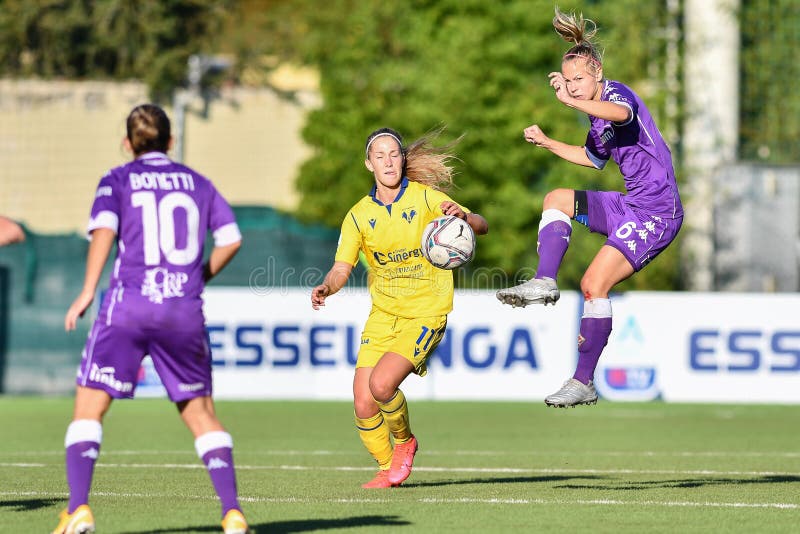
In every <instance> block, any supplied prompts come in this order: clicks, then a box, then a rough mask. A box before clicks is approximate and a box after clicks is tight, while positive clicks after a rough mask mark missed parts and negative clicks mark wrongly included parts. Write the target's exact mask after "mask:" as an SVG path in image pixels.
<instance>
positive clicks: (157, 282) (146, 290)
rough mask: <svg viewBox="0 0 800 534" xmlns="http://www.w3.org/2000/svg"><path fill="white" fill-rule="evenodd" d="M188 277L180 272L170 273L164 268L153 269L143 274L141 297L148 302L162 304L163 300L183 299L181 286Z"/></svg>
mask: <svg viewBox="0 0 800 534" xmlns="http://www.w3.org/2000/svg"><path fill="white" fill-rule="evenodd" d="M188 280H189V275H188V274H186V273H182V272H176V273H171V272H169V271H168V270H167V269H165V268H164V267H155V268H153V269H148V270H146V271H145V272H144V281H143V282H142V295H143V296H145V297H148V298H149V299H150V302H154V303H156V304H162V303H163V302H164V299H170V298H174V297H183V296H184V294H183V284H185V283H186V282H187V281H188Z"/></svg>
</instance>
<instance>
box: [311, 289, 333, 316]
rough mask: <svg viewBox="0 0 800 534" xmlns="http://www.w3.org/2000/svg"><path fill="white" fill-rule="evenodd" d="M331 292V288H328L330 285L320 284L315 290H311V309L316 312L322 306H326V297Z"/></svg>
mask: <svg viewBox="0 0 800 534" xmlns="http://www.w3.org/2000/svg"><path fill="white" fill-rule="evenodd" d="M330 292H331V288H329V287H328V284H320V285H318V286H317V287H315V288H314V289H312V290H311V307H312V308H314V309H315V310H318V309H320V307H321V306H325V297H327V296H328V295H329V294H330Z"/></svg>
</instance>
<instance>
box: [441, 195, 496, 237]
mask: <svg viewBox="0 0 800 534" xmlns="http://www.w3.org/2000/svg"><path fill="white" fill-rule="evenodd" d="M439 207H440V208H441V209H442V213H444V214H445V215H452V216H453V217H458V218H459V219H461V220H463V221H465V222H466V223H467V224H468V225H470V227H471V228H472V231H473V232H475V234H476V235H485V234H487V233H489V223H488V222H486V219H484V218H483V217H481V216H480V215H478V214H477V213H467V212H465V211H464V210H463V209H461V206H459V205H458V204H457V203H455V202H450V201H449V200H445V201H444V202H442V203H441V204H440V205H439Z"/></svg>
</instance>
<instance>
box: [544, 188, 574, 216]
mask: <svg viewBox="0 0 800 534" xmlns="http://www.w3.org/2000/svg"><path fill="white" fill-rule="evenodd" d="M573 196H574V193H573V192H572V189H553V190H552V191H550V192H549V193H547V194H546V195H545V196H544V202H543V203H542V209H543V210H549V209H556V210H559V211H563V212H564V213H566V214H567V215H569V214H570V208H571V207H572V201H573Z"/></svg>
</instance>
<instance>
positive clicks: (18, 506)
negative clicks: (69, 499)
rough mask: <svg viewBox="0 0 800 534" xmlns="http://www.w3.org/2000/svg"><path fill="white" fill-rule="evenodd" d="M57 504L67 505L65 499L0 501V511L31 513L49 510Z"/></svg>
mask: <svg viewBox="0 0 800 534" xmlns="http://www.w3.org/2000/svg"><path fill="white" fill-rule="evenodd" d="M56 504H61V505H62V506H63V505H64V504H65V501H64V499H18V500H15V501H0V509H9V511H11V512H29V511H31V510H38V509H40V508H49V507H50V506H54V505H56Z"/></svg>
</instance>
